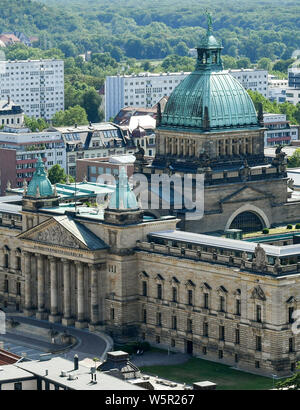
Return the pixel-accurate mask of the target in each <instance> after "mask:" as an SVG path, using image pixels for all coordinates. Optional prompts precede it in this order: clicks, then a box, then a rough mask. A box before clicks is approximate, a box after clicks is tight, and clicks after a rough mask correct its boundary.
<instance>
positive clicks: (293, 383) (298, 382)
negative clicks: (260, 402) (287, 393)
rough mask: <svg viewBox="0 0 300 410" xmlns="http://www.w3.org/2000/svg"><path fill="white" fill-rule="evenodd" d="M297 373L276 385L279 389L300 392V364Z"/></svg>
mask: <svg viewBox="0 0 300 410" xmlns="http://www.w3.org/2000/svg"><path fill="white" fill-rule="evenodd" d="M297 370H298V371H297V372H296V373H295V374H294V375H293V376H291V377H288V378H287V379H285V380H283V381H280V382H278V383H277V384H276V387H277V388H278V389H288V390H299V389H300V372H299V370H300V362H298V364H297Z"/></svg>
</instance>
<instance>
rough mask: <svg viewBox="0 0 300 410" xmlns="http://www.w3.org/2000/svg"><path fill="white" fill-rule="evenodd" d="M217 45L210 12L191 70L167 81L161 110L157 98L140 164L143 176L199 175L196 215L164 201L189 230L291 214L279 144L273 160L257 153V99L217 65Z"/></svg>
mask: <svg viewBox="0 0 300 410" xmlns="http://www.w3.org/2000/svg"><path fill="white" fill-rule="evenodd" d="M221 51H222V46H221V43H220V42H219V41H218V40H217V39H216V38H215V37H214V35H213V32H212V26H211V21H210V19H209V22H208V29H207V32H206V35H205V36H204V38H203V39H202V40H201V42H200V45H199V47H198V48H197V62H196V65H195V70H194V71H193V72H192V73H191V74H190V75H188V76H187V77H186V78H185V79H184V80H183V81H182V82H181V83H180V84H179V85H178V86H177V87H176V88H175V89H174V91H173V92H172V94H171V95H170V97H169V99H168V102H167V104H166V106H165V108H164V110H162V108H161V107H160V106H159V105H158V115H157V129H156V133H155V134H156V156H155V158H154V160H153V162H152V163H151V164H148V165H147V166H146V167H145V166H144V168H143V171H142V172H143V173H144V174H145V175H147V177H148V178H149V179H150V178H151V175H153V174H162V173H164V174H166V173H167V174H169V175H171V176H172V175H173V176H174V175H176V176H178V175H180V176H181V177H184V176H186V175H187V174H192V175H193V179H194V185H195V184H196V182H195V180H196V179H197V178H199V176H201V177H203V182H204V192H203V195H202V196H204V214H203V217H200V218H199V217H195V218H194V216H193V215H192V212H191V210H188V209H184V208H183V209H175V208H176V207H175V205H174V204H173V203H172V199H171V203H170V207H169V209H170V210H171V212H172V213H173V214H174V215H177V216H178V217H179V218H180V219H181V228H182V229H185V230H188V231H192V232H199V233H205V232H215V231H219V232H224V231H225V230H227V229H229V228H231V229H241V230H243V231H244V232H249V231H257V230H261V229H263V228H264V227H269V226H271V225H272V224H277V223H283V222H288V221H295V220H296V219H297V212H298V209H299V207H298V206H296V205H295V206H290V207H285V210H284V212H283V209H282V207H283V206H284V204H287V201H288V197H289V194H288V189H287V174H286V159H285V157H284V154H283V153H282V152H281V151H280V149H279V150H278V152H277V157H276V158H275V160H272V159H271V158H266V157H265V156H264V131H265V129H264V127H263V121H262V119H263V112H262V107H260V110H259V112H258V113H256V110H255V107H254V104H253V102H252V100H251V98H250V96H249V95H248V93H247V91H246V90H245V89H244V87H243V86H242V85H241V84H240V83H239V82H238V81H237V80H236V79H235V78H234V77H232V76H231V75H230V74H229V73H228V71H225V70H224V69H223V64H222V57H221ZM140 169H141V166H140V164H139V161H138V160H137V161H136V171H137V172H140ZM172 189H173V188H172ZM172 189H171V192H172ZM175 189H176V188H175ZM181 189H182V187H180V186H179V187H177V191H180V190H181ZM182 192H183V191H182ZM171 198H172V194H171ZM183 199H184V198H183ZM165 208H166V207H165ZM177 208H178V207H177ZM169 209H158V210H153V209H151V211H152V212H153V213H154V214H158V213H159V214H166V213H168V212H170V211H169Z"/></svg>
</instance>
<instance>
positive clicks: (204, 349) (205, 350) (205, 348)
mask: <svg viewBox="0 0 300 410" xmlns="http://www.w3.org/2000/svg"><path fill="white" fill-rule="evenodd" d="M202 353H203V354H204V355H205V354H207V347H206V346H203V347H202Z"/></svg>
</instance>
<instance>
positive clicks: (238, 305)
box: [235, 299, 241, 316]
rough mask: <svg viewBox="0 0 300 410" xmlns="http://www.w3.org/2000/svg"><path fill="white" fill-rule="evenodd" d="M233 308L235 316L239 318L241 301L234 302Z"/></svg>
mask: <svg viewBox="0 0 300 410" xmlns="http://www.w3.org/2000/svg"><path fill="white" fill-rule="evenodd" d="M235 307H236V309H235V314H236V315H238V316H240V315H241V301H240V299H237V300H236V302H235Z"/></svg>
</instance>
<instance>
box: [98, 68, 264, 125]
mask: <svg viewBox="0 0 300 410" xmlns="http://www.w3.org/2000/svg"><path fill="white" fill-rule="evenodd" d="M229 73H230V74H231V75H232V76H233V77H235V78H236V79H237V80H239V81H240V82H241V83H242V85H243V86H244V87H245V88H246V89H250V90H253V91H258V92H260V93H261V94H262V95H263V96H265V97H267V96H268V72H267V71H266V70H254V69H241V70H229ZM188 74H190V73H188V72H181V73H160V74H155V73H140V74H137V75H136V74H133V75H117V76H108V77H106V80H105V119H106V121H109V120H110V118H112V117H115V116H116V115H117V113H118V112H119V111H120V110H121V109H122V108H123V107H131V106H134V107H146V108H150V107H153V105H155V104H157V102H158V101H159V100H160V99H161V98H162V97H164V96H169V95H170V94H171V92H172V91H173V90H174V88H175V87H176V86H177V85H178V84H179V83H180V82H181V81H182V80H183V79H184V78H185V77H186V76H187V75H188Z"/></svg>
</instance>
